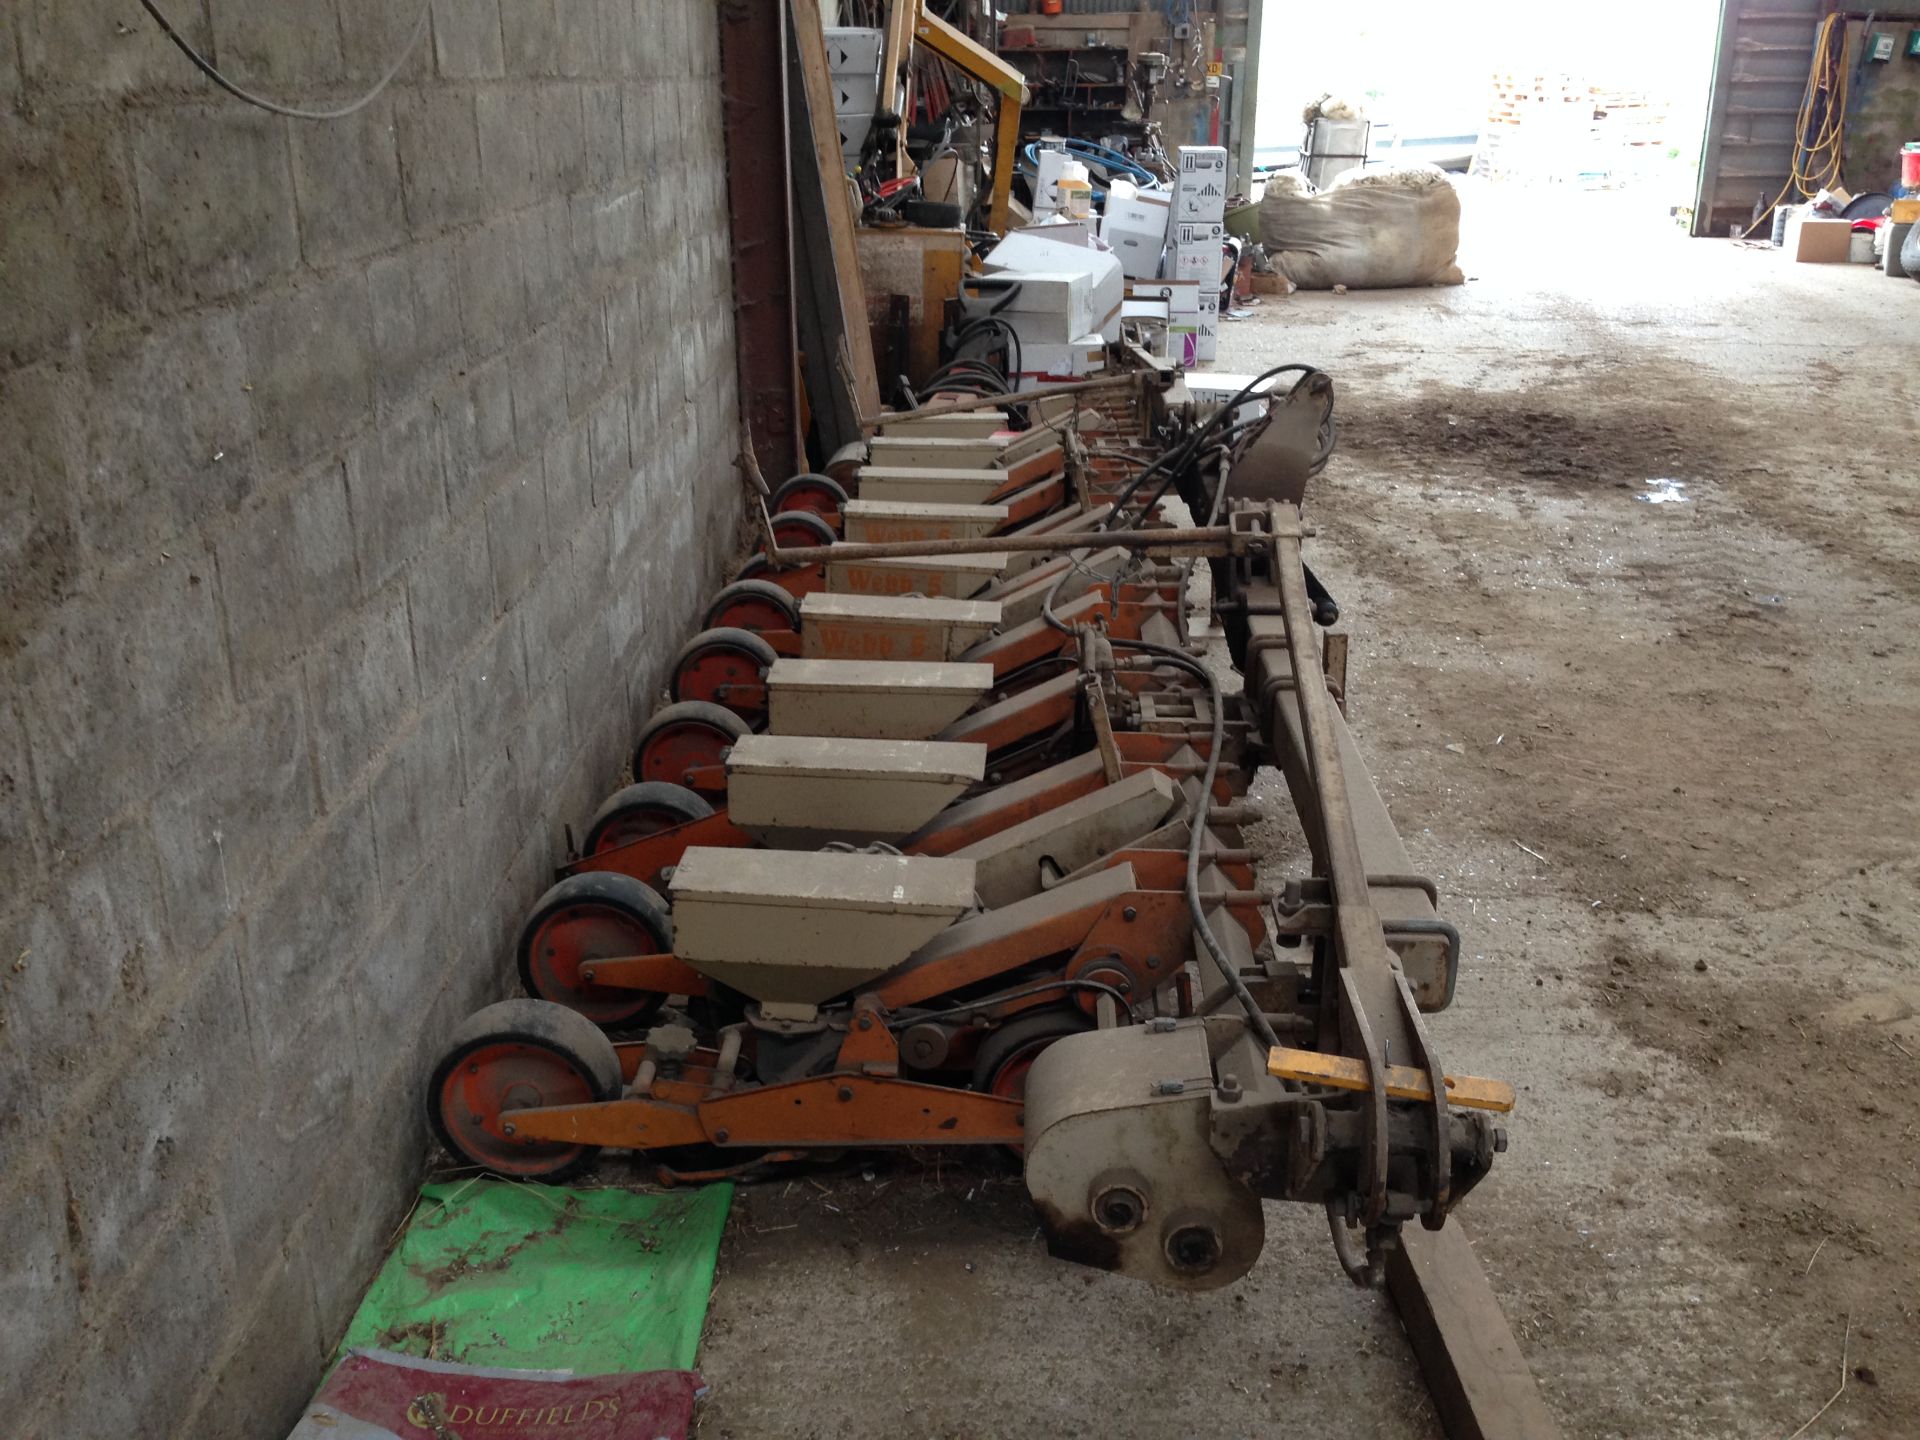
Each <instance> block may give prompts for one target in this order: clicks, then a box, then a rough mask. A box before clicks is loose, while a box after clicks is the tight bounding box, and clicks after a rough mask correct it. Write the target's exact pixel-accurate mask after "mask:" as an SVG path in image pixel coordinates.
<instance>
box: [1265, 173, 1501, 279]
mask: <svg viewBox="0 0 1920 1440" xmlns="http://www.w3.org/2000/svg"><path fill="white" fill-rule="evenodd" d="M1290 192H1291V187H1287V186H1279V187H1276V186H1272V185H1269V186H1268V187H1267V191H1266V194H1265V195H1264V196H1263V197H1262V199H1261V201H1260V238H1261V239H1262V240H1263V241H1264V242H1265V244H1266V247H1267V256H1268V258H1269V259H1271V260H1272V261H1273V268H1274V269H1276V270H1278V271H1279V272H1280V273H1281V274H1282V275H1284V276H1286V277H1287V278H1288V279H1289V280H1291V281H1292V282H1293V283H1294V284H1295V285H1297V286H1299V287H1300V288H1301V289H1302V290H1331V289H1332V288H1333V287H1334V286H1335V285H1344V286H1346V287H1347V288H1348V289H1350V290H1362V289H1372V290H1391V289H1398V288H1401V287H1405V286H1416V285H1458V284H1461V283H1462V282H1463V281H1464V280H1465V279H1466V276H1465V275H1463V274H1462V273H1461V270H1460V267H1459V265H1458V264H1456V263H1455V256H1456V255H1457V254H1458V253H1459V250H1460V195H1459V192H1458V191H1456V190H1455V189H1454V188H1453V185H1452V183H1451V182H1450V181H1449V180H1448V179H1447V176H1446V174H1445V173H1444V172H1443V171H1441V170H1438V169H1436V168H1435V167H1433V166H1431V165H1421V166H1395V167H1381V168H1378V169H1373V170H1354V171H1350V172H1349V173H1347V174H1345V175H1342V176H1341V177H1340V178H1339V179H1338V180H1336V181H1335V182H1334V183H1333V184H1332V185H1330V186H1328V187H1327V188H1326V190H1324V191H1322V192H1321V193H1320V194H1318V195H1301V194H1297V193H1290Z"/></svg>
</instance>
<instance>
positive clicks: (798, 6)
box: [791, 0, 880, 415]
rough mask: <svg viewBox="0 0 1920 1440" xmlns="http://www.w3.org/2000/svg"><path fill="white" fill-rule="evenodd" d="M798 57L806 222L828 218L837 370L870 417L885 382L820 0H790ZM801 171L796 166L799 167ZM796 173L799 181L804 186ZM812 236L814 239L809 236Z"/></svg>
mask: <svg viewBox="0 0 1920 1440" xmlns="http://www.w3.org/2000/svg"><path fill="white" fill-rule="evenodd" d="M791 3H792V7H793V9H792V17H793V41H794V54H795V58H796V60H797V65H798V69H799V72H800V82H801V86H802V90H803V93H804V98H805V105H804V106H802V107H798V108H802V109H803V110H804V111H805V113H806V115H807V118H808V122H809V123H808V126H807V130H808V134H807V135H805V136H799V135H796V136H795V143H796V148H800V147H801V146H807V147H809V149H810V153H811V155H812V157H813V165H812V167H811V168H812V170H813V172H814V184H815V186H816V187H817V188H818V190H819V194H820V202H819V205H818V207H817V208H816V207H810V206H807V205H805V204H803V205H802V207H801V216H802V220H803V222H804V221H805V219H806V218H807V215H808V212H809V210H810V209H811V210H814V213H815V214H817V215H819V216H820V218H822V219H824V220H825V222H826V228H827V238H828V241H829V245H830V250H831V255H832V261H833V273H834V277H835V279H836V280H837V282H838V288H839V295H838V303H837V305H836V306H835V307H834V308H835V309H836V310H837V311H838V317H839V328H840V331H841V334H840V336H839V337H838V341H837V343H836V345H835V349H836V350H837V351H838V352H839V353H838V354H837V355H836V357H835V362H834V363H835V365H836V368H837V366H838V364H840V363H842V362H844V364H845V366H846V368H847V371H848V374H847V376H846V380H847V384H848V386H849V388H850V390H851V392H852V398H853V402H854V413H855V414H856V415H871V414H872V413H873V412H874V411H876V410H878V409H879V408H880V381H879V378H878V377H877V376H876V374H875V373H874V367H873V340H872V337H871V336H870V335H869V334H868V332H867V296H866V288H865V286H863V285H862V284H861V281H860V252H859V248H858V245H857V242H856V239H855V235H854V230H855V226H856V225H857V223H858V219H857V217H856V216H855V214H854V209H853V198H852V196H851V194H850V193H849V189H848V182H847V179H846V173H847V167H846V160H845V158H844V157H843V156H842V155H841V154H840V128H839V126H838V124H837V123H836V122H835V118H834V113H833V78H832V76H831V75H830V74H829V73H828V71H827V38H826V31H825V29H824V28H823V26H822V23H821V19H820V0H791ZM798 168H800V167H796V169H798ZM804 180H805V177H804V176H803V175H801V174H798V173H796V175H795V177H794V183H795V185H796V187H797V186H799V185H800V184H802V183H804ZM809 238H812V237H809Z"/></svg>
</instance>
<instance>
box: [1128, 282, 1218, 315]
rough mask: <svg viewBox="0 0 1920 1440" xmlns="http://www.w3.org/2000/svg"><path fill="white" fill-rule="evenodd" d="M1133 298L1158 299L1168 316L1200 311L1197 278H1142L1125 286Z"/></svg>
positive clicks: (1195, 313) (1196, 313) (1192, 313)
mask: <svg viewBox="0 0 1920 1440" xmlns="http://www.w3.org/2000/svg"><path fill="white" fill-rule="evenodd" d="M1127 294H1128V295H1129V296H1130V297H1132V298H1133V299H1135V300H1160V301H1164V302H1165V304H1166V307H1167V314H1168V315H1170V316H1181V315H1198V314H1199V313H1200V282H1199V281H1197V280H1143V281H1140V282H1138V283H1136V284H1133V285H1129V286H1128V287H1127Z"/></svg>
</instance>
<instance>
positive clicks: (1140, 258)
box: [1100, 180, 1173, 280]
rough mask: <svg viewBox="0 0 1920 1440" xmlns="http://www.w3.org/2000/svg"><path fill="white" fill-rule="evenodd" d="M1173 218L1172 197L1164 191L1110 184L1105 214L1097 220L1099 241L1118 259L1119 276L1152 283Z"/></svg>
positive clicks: (1118, 183) (1117, 181) (1116, 183)
mask: <svg viewBox="0 0 1920 1440" xmlns="http://www.w3.org/2000/svg"><path fill="white" fill-rule="evenodd" d="M1172 217H1173V196H1172V195H1171V194H1169V193H1168V192H1167V191H1164V190H1142V189H1140V188H1138V187H1137V186H1134V185H1130V184H1128V183H1127V182H1126V181H1124V180H1116V181H1114V182H1113V185H1112V187H1111V188H1110V189H1109V190H1108V191H1107V208H1106V212H1105V213H1104V214H1102V215H1101V217H1100V238H1101V239H1102V240H1104V241H1106V242H1107V245H1108V247H1109V248H1111V249H1112V251H1113V253H1114V254H1115V255H1118V256H1119V257H1120V270H1121V273H1122V274H1124V275H1126V276H1127V277H1128V278H1129V279H1131V280H1151V279H1153V278H1154V277H1155V276H1157V275H1158V274H1159V273H1160V257H1161V254H1162V252H1164V251H1165V250H1166V248H1167V226H1168V225H1169V224H1170V223H1171V222H1172Z"/></svg>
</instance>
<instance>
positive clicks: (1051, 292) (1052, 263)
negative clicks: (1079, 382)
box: [983, 225, 1125, 390]
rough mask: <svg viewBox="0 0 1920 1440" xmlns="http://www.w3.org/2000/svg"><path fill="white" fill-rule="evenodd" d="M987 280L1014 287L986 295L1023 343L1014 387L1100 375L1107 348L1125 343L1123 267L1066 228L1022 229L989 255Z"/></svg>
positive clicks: (985, 262) (1003, 241) (997, 289)
mask: <svg viewBox="0 0 1920 1440" xmlns="http://www.w3.org/2000/svg"><path fill="white" fill-rule="evenodd" d="M983 264H984V266H985V269H986V271H987V273H988V275H990V276H992V277H993V278H994V279H995V280H997V281H1002V282H1006V285H1007V286H1016V287H1017V288H1016V289H1015V290H1014V293H1013V296H1012V298H1011V299H1006V298H1005V288H1006V286H1002V285H995V286H993V287H992V288H991V289H989V290H987V292H986V293H987V296H988V298H989V304H990V306H991V307H992V313H993V314H994V315H995V316H996V317H997V318H998V319H1000V320H1002V321H1004V322H1006V324H1007V325H1008V326H1009V327H1010V328H1011V329H1012V330H1013V333H1014V334H1015V335H1016V336H1018V337H1019V341H1020V344H1019V358H1020V363H1019V368H1018V374H1017V375H1016V376H1015V377H1014V378H1015V386H1016V388H1017V389H1021V390H1031V389H1033V388H1034V387H1035V386H1037V385H1045V384H1050V383H1052V382H1054V381H1057V380H1076V379H1079V378H1080V377H1082V376H1085V375H1089V374H1091V373H1093V372H1094V371H1095V370H1098V369H1099V368H1101V365H1102V363H1103V361H1104V357H1105V354H1106V348H1107V344H1108V342H1110V341H1113V340H1118V339H1119V338H1120V310H1121V296H1122V289H1123V286H1124V285H1125V281H1124V280H1123V279H1122V277H1121V274H1120V262H1119V261H1118V260H1117V259H1116V258H1115V257H1113V256H1112V255H1109V254H1107V253H1106V252H1105V251H1103V250H1095V249H1092V248H1090V247H1089V246H1088V245H1087V244H1086V243H1085V237H1084V236H1078V237H1077V236H1076V235H1075V234H1074V233H1073V232H1072V230H1071V228H1070V227H1068V226H1066V225H1038V226H1033V227H1030V228H1028V229H1026V230H1017V231H1015V232H1014V233H1013V234H1011V235H1009V236H1007V238H1006V239H1005V240H1002V241H1001V242H1000V243H999V244H998V245H996V246H994V248H993V249H992V250H991V251H989V252H988V253H987V256H986V259H985V261H984V262H983Z"/></svg>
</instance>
